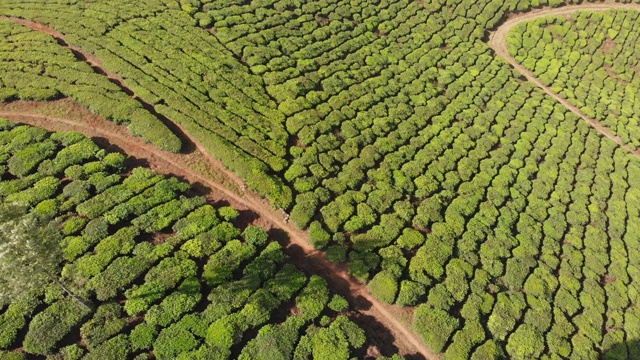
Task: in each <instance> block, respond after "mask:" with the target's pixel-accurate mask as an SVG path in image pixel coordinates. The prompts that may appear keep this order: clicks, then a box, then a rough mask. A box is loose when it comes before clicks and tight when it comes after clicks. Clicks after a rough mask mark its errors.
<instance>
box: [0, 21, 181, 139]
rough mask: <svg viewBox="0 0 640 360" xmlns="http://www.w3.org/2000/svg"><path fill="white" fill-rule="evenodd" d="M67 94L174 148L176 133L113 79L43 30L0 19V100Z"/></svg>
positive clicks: (42, 98)
mask: <svg viewBox="0 0 640 360" xmlns="http://www.w3.org/2000/svg"><path fill="white" fill-rule="evenodd" d="M63 96H66V97H71V98H73V99H75V100H76V101H78V102H79V103H80V104H82V105H84V106H85V107H87V108H88V109H91V110H92V111H94V112H96V113H98V114H100V115H102V116H103V117H105V118H107V119H110V120H113V121H114V122H116V123H118V124H126V125H127V126H128V128H129V130H130V131H131V132H132V133H133V134H135V135H138V136H141V137H142V138H143V139H144V140H146V141H148V142H151V143H153V144H155V145H158V146H159V147H161V148H163V149H166V150H169V151H172V152H178V151H180V148H181V146H182V145H181V143H180V139H178V138H177V137H176V136H175V135H174V134H173V133H172V132H171V131H170V130H169V129H168V128H167V127H166V126H165V125H164V124H163V123H162V122H161V121H160V120H158V119H157V118H156V117H155V116H153V115H152V114H151V113H149V111H147V110H145V109H144V108H143V107H142V105H141V104H140V103H138V102H137V101H136V100H134V99H132V98H131V97H130V96H128V95H127V94H126V93H124V92H123V91H122V89H121V88H120V87H119V86H117V85H116V84H113V83H111V82H110V81H109V80H108V79H107V78H106V77H105V76H102V75H100V74H97V73H95V72H94V70H93V69H92V68H91V66H89V65H88V64H87V63H85V62H82V61H78V60H77V59H76V57H75V56H74V55H73V54H72V53H71V51H70V50H69V49H67V48H65V47H62V46H60V45H59V44H58V43H57V42H56V40H55V39H53V38H52V37H51V36H48V35H46V34H43V33H39V32H36V31H32V30H30V29H28V28H26V27H23V26H19V25H16V24H14V23H11V22H8V21H0V101H10V100H13V99H22V100H52V99H56V98H59V97H63Z"/></svg>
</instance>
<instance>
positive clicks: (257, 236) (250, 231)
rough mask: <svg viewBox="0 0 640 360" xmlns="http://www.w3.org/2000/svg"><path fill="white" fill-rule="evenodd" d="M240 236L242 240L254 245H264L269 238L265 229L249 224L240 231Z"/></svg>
mask: <svg viewBox="0 0 640 360" xmlns="http://www.w3.org/2000/svg"><path fill="white" fill-rule="evenodd" d="M242 237H244V240H245V241H246V242H247V243H249V244H251V245H253V246H256V247H262V246H264V245H266V243H267V240H269V234H267V231H266V230H265V229H263V228H261V227H259V226H255V225H249V226H247V227H246V228H245V229H244V231H243V232H242Z"/></svg>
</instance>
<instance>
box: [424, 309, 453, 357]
mask: <svg viewBox="0 0 640 360" xmlns="http://www.w3.org/2000/svg"><path fill="white" fill-rule="evenodd" d="M413 321H414V327H415V329H416V331H417V332H418V334H419V335H420V336H421V337H422V338H423V339H424V341H425V343H426V344H427V346H429V347H430V348H431V349H432V350H433V351H435V352H440V351H442V349H443V348H444V345H445V344H446V343H447V341H448V340H449V338H450V337H451V335H452V333H453V331H454V330H455V329H456V328H457V327H458V319H456V318H454V317H452V316H451V315H449V314H448V313H447V312H446V311H444V310H441V309H438V308H433V307H431V306H429V305H427V304H422V305H420V306H418V307H417V308H416V311H415V313H414V320H413Z"/></svg>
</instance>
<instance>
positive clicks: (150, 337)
mask: <svg viewBox="0 0 640 360" xmlns="http://www.w3.org/2000/svg"><path fill="white" fill-rule="evenodd" d="M157 335H158V329H157V327H156V326H155V325H151V324H147V323H141V324H138V325H136V327H135V328H133V330H131V333H130V334H129V341H130V342H131V346H132V347H133V350H148V349H150V348H151V345H153V341H154V340H155V338H156V336H157Z"/></svg>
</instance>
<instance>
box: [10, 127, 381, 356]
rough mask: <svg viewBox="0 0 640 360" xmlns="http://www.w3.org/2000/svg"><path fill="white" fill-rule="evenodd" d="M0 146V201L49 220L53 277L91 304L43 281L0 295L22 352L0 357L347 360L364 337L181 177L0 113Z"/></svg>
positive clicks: (14, 345) (312, 280) (249, 229)
mask: <svg viewBox="0 0 640 360" xmlns="http://www.w3.org/2000/svg"><path fill="white" fill-rule="evenodd" d="M0 154H1V156H0V174H1V176H2V178H1V181H0V197H1V198H2V201H3V203H5V204H7V203H21V204H27V205H28V206H29V207H30V211H31V212H33V213H35V214H36V216H38V217H43V218H56V219H57V220H56V221H57V222H58V228H60V232H61V251H62V254H63V257H64V266H63V267H62V272H61V274H60V276H61V281H62V282H63V283H64V284H66V286H67V287H69V288H71V289H73V291H74V292H75V293H76V294H78V295H79V296H81V297H83V298H85V299H90V301H91V302H92V303H93V307H87V306H84V305H83V304H82V303H81V302H78V301H76V299H74V298H73V297H71V296H68V295H67V294H66V293H65V292H64V291H63V289H62V288H61V287H59V286H58V285H56V284H55V283H53V282H51V284H50V285H49V286H46V287H44V288H41V289H40V290H37V291H32V292H29V293H26V294H23V295H22V296H20V297H18V298H12V299H9V301H8V302H5V303H1V304H0V309H1V310H2V311H1V312H0V349H4V350H9V351H11V350H14V349H19V350H20V351H16V352H2V350H0V358H2V359H23V358H26V357H25V355H27V354H29V356H30V358H32V357H33V355H48V356H49V357H47V358H48V359H80V358H82V359H100V360H104V359H114V360H120V359H126V358H135V359H149V358H156V359H175V358H180V359H225V358H230V357H231V358H240V359H288V358H292V357H295V358H300V359H304V358H307V357H309V356H312V357H314V358H327V357H326V356H327V352H330V353H331V356H333V358H336V359H348V358H350V357H351V356H355V355H356V354H359V353H361V351H362V349H365V348H366V346H365V345H367V344H368V343H369V342H368V340H367V335H366V334H365V332H364V331H363V330H362V329H361V328H360V327H359V326H358V325H356V324H355V323H354V322H353V321H352V320H351V319H350V317H351V316H352V312H350V311H349V303H348V302H347V300H345V299H344V298H343V297H341V296H339V295H336V294H334V293H332V292H331V291H330V290H329V289H328V287H327V282H326V280H325V279H323V278H322V277H319V276H317V275H311V276H310V275H307V274H305V273H304V272H302V271H300V270H298V269H297V268H296V266H295V265H293V264H292V263H291V262H290V260H289V259H288V256H287V255H286V254H285V253H283V251H282V249H281V247H280V245H279V244H278V243H277V242H275V241H272V240H271V239H270V236H269V234H268V233H267V232H266V231H265V230H264V229H263V228H261V227H258V226H254V225H248V226H246V225H245V226H244V227H239V226H238V225H237V217H238V215H239V212H238V211H237V210H235V209H233V208H231V207H228V206H225V207H215V206H212V205H210V204H207V203H206V201H205V199H204V198H203V197H201V196H192V195H189V193H190V186H189V184H187V183H184V182H181V181H179V180H178V179H176V178H174V177H165V176H162V175H158V174H156V173H154V172H153V171H151V170H148V169H145V168H141V167H136V168H133V169H131V168H127V167H126V166H125V162H126V157H125V156H124V155H122V154H120V153H114V152H111V153H109V152H106V151H105V150H103V149H100V148H99V147H98V146H97V145H95V143H94V142H93V141H92V140H91V139H88V138H85V137H84V136H83V135H82V134H79V133H47V132H46V131H45V130H42V129H40V128H36V127H30V126H24V125H17V124H14V123H11V122H9V121H7V120H4V119H0ZM4 229H5V227H3V230H2V231H5V230H4ZM3 235H4V234H3ZM3 276H4V275H3ZM6 280H7V279H4V280H3V281H6ZM79 344H81V345H79ZM151 354H153V356H151Z"/></svg>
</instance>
